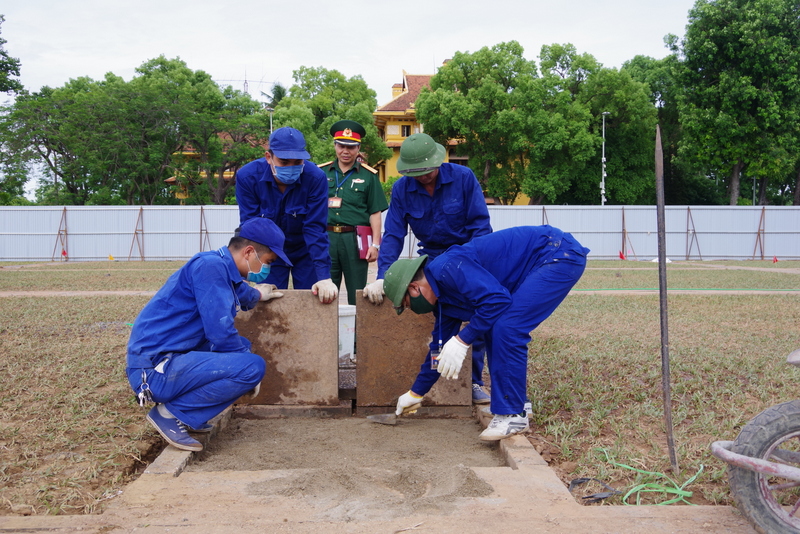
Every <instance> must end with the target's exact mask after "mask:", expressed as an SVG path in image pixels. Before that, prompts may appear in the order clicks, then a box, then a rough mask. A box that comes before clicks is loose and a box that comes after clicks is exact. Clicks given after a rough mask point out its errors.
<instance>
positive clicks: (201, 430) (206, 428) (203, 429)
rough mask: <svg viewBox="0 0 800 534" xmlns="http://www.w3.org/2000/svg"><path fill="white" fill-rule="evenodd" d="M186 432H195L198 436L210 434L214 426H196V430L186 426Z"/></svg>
mask: <svg viewBox="0 0 800 534" xmlns="http://www.w3.org/2000/svg"><path fill="white" fill-rule="evenodd" d="M186 430H188V431H189V432H197V433H198V434H205V433H207V432H211V431H212V430H214V425H209V424H208V423H203V424H202V425H200V426H198V427H197V428H194V427H191V426H189V425H186Z"/></svg>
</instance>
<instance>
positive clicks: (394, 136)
mask: <svg viewBox="0 0 800 534" xmlns="http://www.w3.org/2000/svg"><path fill="white" fill-rule="evenodd" d="M432 77H433V74H408V73H407V72H406V71H403V82H402V83H396V84H394V85H393V86H392V100H391V101H390V102H389V103H388V104H384V105H383V106H380V107H379V108H378V110H377V111H375V112H373V114H372V115H373V116H374V117H375V126H376V127H377V128H378V134H379V135H380V136H381V138H382V139H383V140H384V142H385V143H386V146H388V147H389V148H391V149H392V152H393V154H392V157H391V158H389V159H388V160H384V161H381V162H378V163H377V164H376V165H375V167H376V168H377V169H378V172H379V176H380V179H381V181H382V182H385V181H386V180H387V179H388V178H392V177H398V176H400V173H399V172H397V160H398V158H399V157H400V145H402V144H403V141H404V140H405V139H406V137H408V136H410V135H412V134H415V133H419V132H423V131H424V128H423V126H422V124H420V123H419V122H417V117H416V110H415V108H414V103H415V102H416V100H417V97H418V96H419V94H420V92H421V91H422V88H423V87H430V83H431V78H432ZM456 144H458V141H456V140H454V139H448V141H447V156H446V157H445V161H447V162H449V163H458V164H461V165H466V164H467V160H468V159H469V158H467V157H464V156H457V155H456V153H455V146H456ZM487 202H488V203H490V204H494V203H495V199H491V198H487ZM514 203H515V204H527V203H528V197H526V196H525V195H520V196H519V197H517V201H516V202H514Z"/></svg>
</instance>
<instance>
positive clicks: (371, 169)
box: [361, 163, 378, 174]
mask: <svg viewBox="0 0 800 534" xmlns="http://www.w3.org/2000/svg"><path fill="white" fill-rule="evenodd" d="M361 167H362V168H364V169H367V170H368V171H369V172H371V173H372V174H378V171H377V170H376V169H373V168H372V167H370V166H369V165H367V164H366V163H362V164H361Z"/></svg>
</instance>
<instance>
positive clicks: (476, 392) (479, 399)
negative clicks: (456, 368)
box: [472, 384, 492, 404]
mask: <svg viewBox="0 0 800 534" xmlns="http://www.w3.org/2000/svg"><path fill="white" fill-rule="evenodd" d="M491 400H492V398H491V397H490V396H489V395H487V394H486V392H485V391H483V388H482V387H481V386H480V385H479V384H472V404H489V403H490V402H491Z"/></svg>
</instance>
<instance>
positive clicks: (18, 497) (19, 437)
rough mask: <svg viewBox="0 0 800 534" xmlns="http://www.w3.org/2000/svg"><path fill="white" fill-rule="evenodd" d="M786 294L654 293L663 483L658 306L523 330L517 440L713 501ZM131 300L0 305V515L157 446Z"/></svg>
mask: <svg viewBox="0 0 800 534" xmlns="http://www.w3.org/2000/svg"><path fill="white" fill-rule="evenodd" d="M180 265H181V263H180V262H144V263H142V262H97V263H73V262H70V263H51V264H30V265H25V266H23V267H20V268H17V267H16V266H14V265H9V264H0V291H25V290H28V291H33V290H35V291H48V290H50V291H63V290H71V291H81V290H82V291H97V290H134V291H156V290H157V289H158V288H159V287H160V286H161V284H162V283H163V282H164V280H166V278H167V277H168V276H169V275H170V274H171V273H172V272H174V271H175V270H176V269H177V268H178V267H179V266H180ZM753 267H757V268H760V269H761V268H763V269H764V271H759V270H752V268H753ZM786 269H794V270H795V272H794V273H792V272H787V271H786ZM668 272H669V274H668V280H669V283H670V287H673V288H676V287H693V288H712V289H715V288H740V289H748V288H749V289H790V290H796V289H798V278H800V277H799V276H798V274H800V262H788V261H787V262H779V263H776V264H771V263H769V262H763V261H759V262H708V263H700V262H691V263H682V262H676V263H673V264H670V265H669V268H668ZM657 284H658V278H657V265H656V264H652V263H645V262H620V261H617V262H610V261H604V262H590V268H589V269H587V272H586V274H585V275H584V278H583V279H582V280H581V282H580V283H579V286H578V288H579V289H598V288H607V287H614V288H618V289H620V288H636V287H657ZM799 298H800V292H798V294H797V295H795V294H789V295H786V294H771V295H737V296H729V295H714V294H711V295H708V294H699V293H698V294H696V295H694V294H690V295H671V296H670V298H669V307H670V308H669V310H670V316H669V317H670V318H669V320H670V354H671V358H672V378H673V380H672V387H673V413H674V422H675V441H676V444H677V447H678V455H679V464H680V466H681V473H680V474H679V475H676V474H674V473H670V468H669V461H668V458H667V454H666V439H665V430H664V424H663V410H662V402H661V363H660V337H659V332H660V327H659V307H658V296H657V295H625V294H621V293H620V292H619V291H610V292H608V293H605V294H600V295H597V294H585V293H583V294H582V293H581V292H577V294H575V295H572V296H570V297H569V298H568V299H567V300H566V301H565V302H564V304H563V305H562V306H561V307H560V308H559V309H558V310H556V312H555V314H554V315H553V316H552V317H551V318H550V319H548V320H547V321H546V322H545V323H544V324H543V325H542V326H541V327H540V328H539V329H537V330H536V331H535V332H534V335H533V340H532V342H531V359H530V373H529V384H530V390H529V391H530V397H531V399H532V401H533V406H534V416H535V419H534V434H533V436H532V438H531V439H532V441H534V443H535V444H536V445H537V447H538V448H539V449H540V451H541V452H542V454H543V456H544V457H545V458H546V459H548V460H549V461H550V463H551V465H552V466H553V467H554V469H556V471H557V472H558V473H559V474H560V475H561V476H562V478H563V479H564V480H565V481H569V480H571V479H573V478H577V477H584V476H586V477H595V478H598V479H601V480H604V481H606V482H608V483H609V484H611V485H613V486H615V487H616V488H617V489H625V488H629V487H631V486H633V485H634V484H636V483H638V482H642V481H647V479H648V476H647V475H643V474H638V473H632V472H631V471H629V470H625V469H622V468H619V467H617V466H615V465H613V464H612V463H611V462H609V461H608V458H607V457H606V455H608V456H609V457H610V458H612V459H613V460H615V461H616V462H619V463H622V464H627V465H631V466H634V467H637V468H639V469H643V470H647V471H656V472H663V473H669V474H670V476H672V477H673V478H675V479H676V480H678V481H679V482H683V481H686V480H687V479H689V478H690V477H691V476H692V475H694V474H695V473H696V472H697V471H698V470H699V467H700V465H701V464H702V465H703V466H705V467H704V470H703V473H702V474H701V475H700V476H699V477H698V480H697V481H695V482H694V483H692V484H691V485H690V486H689V487H688V488H687V489H689V490H690V491H694V497H692V499H690V500H691V501H692V502H703V503H707V502H712V503H713V502H716V503H726V504H727V503H729V502H730V500H729V495H728V488H727V482H726V480H725V477H724V465H723V464H722V462H720V461H719V460H716V459H715V458H713V457H712V456H711V455H710V453H709V452H708V445H709V443H710V442H711V441H714V440H716V439H733V438H734V437H735V435H736V434H737V432H738V428H739V427H741V426H742V425H743V424H744V423H745V422H746V421H747V420H749V419H750V418H751V417H753V416H754V415H755V414H757V413H758V412H760V411H762V410H763V409H765V408H767V407H768V406H770V405H773V404H776V403H778V402H781V401H785V400H790V399H793V398H795V397H796V396H795V394H794V392H795V391H796V387H797V380H798V378H800V374H799V373H800V371H798V370H796V369H794V368H790V367H788V366H786V365H785V364H784V363H783V362H784V358H785V356H786V354H788V353H789V352H790V351H791V350H794V349H795V348H798V347H800V328H798V325H799V324H800V300H798V299H799ZM147 300H148V298H147V297H146V296H92V297H63V296H62V297H46V298H32V297H3V298H0V376H2V386H1V387H0V514H9V513H23V512H24V511H25V510H26V509H30V510H32V511H33V512H34V513H38V514H70V513H96V512H98V511H100V510H102V507H103V503H104V502H105V500H106V499H107V498H108V497H109V496H113V495H114V494H115V493H116V492H117V491H118V490H119V489H120V488H122V487H123V486H124V485H125V484H126V483H127V482H128V481H130V480H131V477H133V476H135V475H136V472H137V470H139V469H141V468H142V467H143V466H144V465H145V464H146V462H147V461H149V459H150V458H152V457H153V454H155V453H157V452H158V451H159V448H160V447H161V446H162V441H161V439H160V438H159V437H158V435H157V434H156V433H155V432H154V431H153V430H151V429H150V428H149V427H148V426H147V425H146V423H145V421H144V418H143V417H142V411H141V409H140V408H139V407H138V406H137V405H136V404H135V403H134V402H133V396H132V394H131V392H130V389H129V386H128V384H127V380H126V379H125V376H124V372H123V371H124V360H125V345H126V343H127V339H128V334H129V331H130V330H129V329H130V323H132V322H133V320H134V318H135V317H136V314H137V313H138V312H139V310H140V309H141V308H142V307H143V306H144V304H145V303H146V302H147ZM615 499H616V501H615V500H614V499H611V500H610V502H617V503H618V502H619V498H618V497H617V498H615Z"/></svg>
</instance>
